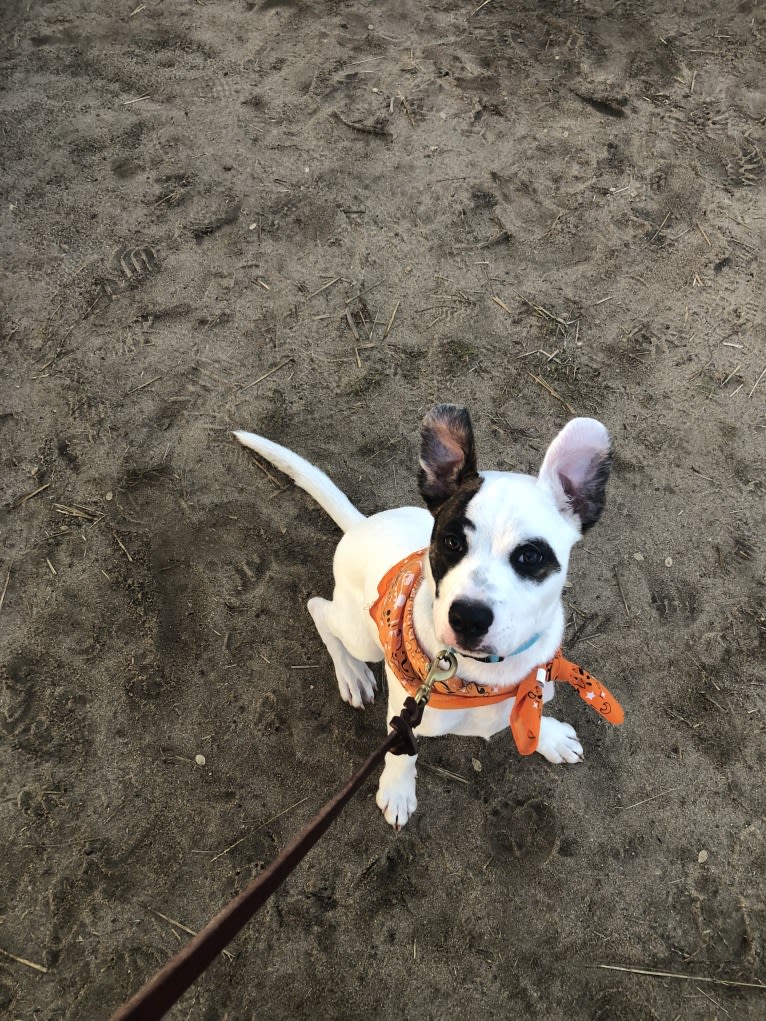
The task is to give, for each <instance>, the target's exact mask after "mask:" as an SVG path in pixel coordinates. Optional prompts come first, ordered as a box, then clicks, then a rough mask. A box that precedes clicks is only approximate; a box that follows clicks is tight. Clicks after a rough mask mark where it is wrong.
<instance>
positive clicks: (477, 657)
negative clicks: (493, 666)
mask: <svg viewBox="0 0 766 1021" xmlns="http://www.w3.org/2000/svg"><path fill="white" fill-rule="evenodd" d="M455 652H457V653H458V655H460V656H464V657H465V658H466V659H472V660H474V661H475V662H476V663H502V662H503V660H504V659H505V656H498V655H497V653H496V652H485V653H484V654H482V651H481V649H477V650H475V651H474V652H464V651H463V650H462V649H455Z"/></svg>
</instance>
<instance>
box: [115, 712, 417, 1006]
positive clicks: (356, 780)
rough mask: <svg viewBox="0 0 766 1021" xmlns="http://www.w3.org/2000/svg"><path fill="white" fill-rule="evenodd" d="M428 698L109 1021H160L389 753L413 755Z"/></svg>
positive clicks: (397, 724) (397, 719)
mask: <svg viewBox="0 0 766 1021" xmlns="http://www.w3.org/2000/svg"><path fill="white" fill-rule="evenodd" d="M426 701H427V695H426V696H424V697H423V698H422V699H421V700H420V701H417V700H416V699H414V698H408V699H407V700H406V702H405V703H404V708H403V709H402V712H401V714H400V715H399V716H396V717H394V719H393V720H391V728H392V729H391V732H390V733H389V735H388V737H387V738H386V740H385V741H384V742H383V744H382V745H381V746H380V747H379V748H378V749H377V750H376V751H375V752H373V753H372V755H370V757H369V758H368V759H367V761H366V762H365V763H364V764H363V765H362V766H361V767H360V768H359V769H358V770H357V772H356V773H355V774H354V775H353V776H352V777H351V779H350V780H349V781H348V783H347V784H346V785H345V787H342V788H341V790H339V791H338V793H337V794H336V795H335V796H334V797H333V798H332V799H331V800H330V801H328V802H327V804H326V805H324V806H323V808H321V809H320V811H319V812H317V814H316V815H315V816H314V818H313V819H312V820H311V822H310V823H309V824H308V825H307V826H306V828H305V829H304V830H303V832H302V833H301V834H299V836H298V837H297V838H296V839H295V840H294V841H293V842H292V843H291V844H289V845H288V847H286V848H285V849H284V850H283V851H282V853H281V854H280V855H279V856H278V857H277V858H275V860H274V861H273V862H272V863H271V865H269V866H268V868H266V869H264V871H263V872H261V873H260V875H258V876H256V878H255V879H254V880H253V881H252V882H251V883H250V885H249V886H248V887H246V888H245V890H243V891H242V893H240V894H239V895H238V896H237V897H235V898H234V899H233V900H231V901H229V903H228V904H227V905H226V907H224V908H223V909H222V910H221V911H219V912H218V914H217V915H216V916H215V917H214V918H213V919H212V920H211V921H210V922H208V924H207V925H206V926H205V928H204V929H201V930H200V932H199V933H198V934H197V935H196V936H195V937H194V938H193V939H191V940H190V941H189V942H188V943H187V944H186V946H185V947H183V948H182V949H181V950H180V951H179V952H178V953H177V954H176V955H175V957H172V958H171V959H170V960H169V961H168V963H167V964H166V965H165V967H164V968H162V969H161V970H160V971H158V972H157V974H156V975H155V976H154V978H152V979H150V980H149V982H147V983H146V984H145V985H144V986H143V987H142V988H141V989H140V990H139V991H138V992H137V993H136V994H135V995H134V996H133V997H131V999H130V1000H128V1002H127V1003H125V1004H123V1006H122V1007H120V1008H119V1010H117V1011H116V1012H115V1013H114V1014H112V1017H111V1018H110V1021H159V1019H160V1018H161V1017H163V1015H164V1014H165V1013H166V1012H167V1011H168V1010H170V1008H171V1007H172V1006H173V1004H174V1003H176V1001H177V1000H178V999H180V997H181V996H182V995H183V994H184V993H185V992H186V990H187V989H188V988H189V986H190V985H191V984H192V983H193V982H194V981H196V979H198V978H199V976H200V975H201V974H202V973H203V972H204V971H205V970H206V968H207V967H208V966H209V965H210V964H211V963H212V962H213V961H214V960H215V958H216V957H217V956H218V954H220V953H221V951H222V950H224V949H225V948H226V947H227V946H228V944H229V943H230V942H231V941H232V940H233V939H234V937H235V936H236V935H237V933H238V932H240V930H241V929H243V928H244V926H245V925H246V924H247V923H248V922H249V921H250V919H251V918H252V917H253V915H254V914H255V913H256V911H258V909H259V908H260V907H262V906H263V904H264V903H265V902H266V901H267V900H268V899H269V897H270V896H271V895H272V894H273V893H274V892H275V891H276V890H277V889H278V888H279V887H280V886H281V885H282V883H283V882H284V881H285V879H287V877H288V876H289V875H290V873H291V872H292V871H293V869H294V868H295V867H296V866H297V865H298V864H299V863H300V862H301V861H302V860H303V858H304V857H305V856H306V855H307V854H308V852H309V851H310V850H311V848H312V847H313V846H314V844H316V843H317V841H318V840H319V838H320V837H321V836H322V834H323V833H324V832H325V831H326V830H327V829H329V827H330V825H331V824H332V823H333V822H334V821H335V819H336V818H337V817H338V816H339V815H340V813H341V812H342V810H343V808H344V807H345V805H346V802H347V801H349V800H350V799H351V797H352V796H353V795H354V794H355V793H356V791H357V790H358V789H359V787H361V785H362V784H363V783H364V781H365V780H366V779H367V777H368V776H369V775H370V773H371V772H372V771H373V770H374V769H375V767H376V766H377V765H378V764H379V763H380V762H381V760H382V759H383V758H384V757H385V756H386V754H387V753H388V752H393V753H394V754H406V755H415V754H416V752H417V745H416V743H415V735H414V733H413V731H414V729H415V727H417V725H418V724H419V723H420V721H421V719H422V717H423V710H424V708H425V704H426Z"/></svg>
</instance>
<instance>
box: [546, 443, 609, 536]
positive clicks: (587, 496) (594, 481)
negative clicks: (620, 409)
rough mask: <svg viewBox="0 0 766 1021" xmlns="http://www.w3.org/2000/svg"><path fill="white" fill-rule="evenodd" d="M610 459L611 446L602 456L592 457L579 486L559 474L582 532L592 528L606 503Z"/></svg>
mask: <svg viewBox="0 0 766 1021" xmlns="http://www.w3.org/2000/svg"><path fill="white" fill-rule="evenodd" d="M612 460H613V453H612V449H611V447H610V449H609V450H608V451H607V453H606V455H605V456H604V457H594V459H593V461H592V462H591V464H590V467H589V469H588V471H587V473H586V475H585V479H584V480H583V482H582V483H581V485H580V486H579V487H575V486H574V484H573V483H572V482H571V480H570V479H568V478H567V477H566V475H561V474H559V478H560V479H561V485H562V487H563V489H564V492H565V493H566V495H567V499H568V500H569V505H570V507H571V508H572V512H573V513H574V514H576V515H577V517H578V518H579V519H580V527H581V528H582V530H583V532H587V531H588V529H589V528H592V527H593V525H595V524H596V522H597V521H598V519H599V518H600V517H601V512H602V511H603V509H604V504H605V503H606V484H607V482H608V481H609V475H610V473H611V471H612Z"/></svg>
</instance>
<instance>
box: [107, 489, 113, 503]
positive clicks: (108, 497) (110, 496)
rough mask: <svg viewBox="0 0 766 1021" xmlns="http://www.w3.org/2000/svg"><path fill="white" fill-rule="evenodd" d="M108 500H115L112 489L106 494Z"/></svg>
mask: <svg viewBox="0 0 766 1021" xmlns="http://www.w3.org/2000/svg"><path fill="white" fill-rule="evenodd" d="M106 499H107V500H113V499H114V493H113V492H112V491H111V489H110V490H109V492H108V493H107V494H106Z"/></svg>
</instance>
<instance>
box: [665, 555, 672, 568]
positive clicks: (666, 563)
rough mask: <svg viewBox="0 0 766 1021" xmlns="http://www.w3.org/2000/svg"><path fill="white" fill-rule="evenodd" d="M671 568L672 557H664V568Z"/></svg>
mask: <svg viewBox="0 0 766 1021" xmlns="http://www.w3.org/2000/svg"><path fill="white" fill-rule="evenodd" d="M672 566H673V558H672V557H665V567H672Z"/></svg>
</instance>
